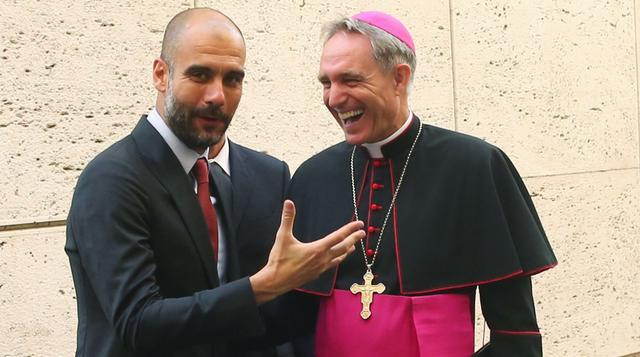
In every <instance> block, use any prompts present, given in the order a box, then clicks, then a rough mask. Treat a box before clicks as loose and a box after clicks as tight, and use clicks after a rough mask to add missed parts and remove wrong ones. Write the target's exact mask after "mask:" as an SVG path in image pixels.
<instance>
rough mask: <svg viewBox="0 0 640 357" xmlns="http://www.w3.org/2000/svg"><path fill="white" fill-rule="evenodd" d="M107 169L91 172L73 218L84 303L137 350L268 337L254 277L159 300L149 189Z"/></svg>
mask: <svg viewBox="0 0 640 357" xmlns="http://www.w3.org/2000/svg"><path fill="white" fill-rule="evenodd" d="M109 164H110V165H99V164H98V165H95V164H94V165H91V167H88V168H87V169H86V170H85V172H84V173H83V175H82V176H81V178H80V180H79V181H78V185H77V187H76V192H75V194H74V199H73V204H72V207H71V210H70V214H69V219H68V227H67V248H66V249H67V251H68V253H69V256H70V260H71V264H72V270H78V269H79V272H78V271H74V280H75V281H76V285H77V286H78V285H79V286H82V289H78V300H79V304H80V303H83V301H81V300H82V299H84V300H85V302H86V301H87V300H91V299H94V300H97V302H98V304H99V305H100V310H101V311H102V312H103V313H104V316H105V318H106V320H107V323H108V324H109V325H110V326H111V328H113V329H114V331H115V333H116V335H117V336H118V337H119V338H120V340H121V341H122V342H123V343H124V344H125V345H126V346H127V347H128V348H131V349H133V350H135V351H153V350H158V349H163V348H176V347H181V346H187V345H193V344H197V343H212V342H213V343H215V341H219V340H225V339H228V338H234V337H236V336H238V335H244V336H252V335H258V334H261V333H263V331H264V327H263V325H262V320H261V318H260V315H259V311H258V307H257V305H256V301H255V297H254V295H253V291H252V289H251V285H250V283H249V280H248V278H245V279H240V280H238V281H235V282H231V283H229V284H225V285H223V286H220V287H217V288H214V289H210V290H203V291H199V292H197V293H195V294H193V295H192V296H186V297H181V298H164V297H163V296H162V295H161V292H160V288H159V286H158V284H157V282H156V276H155V272H156V269H157V267H156V264H155V258H154V250H153V247H152V240H151V236H152V234H154V233H153V232H152V229H153V228H152V227H151V224H150V223H149V222H150V217H149V209H148V207H147V206H148V205H149V204H150V202H149V200H148V197H147V196H146V195H147V192H146V191H145V189H144V183H141V182H139V181H140V180H139V179H138V178H137V176H136V175H135V174H134V173H133V172H134V170H133V169H130V168H129V167H127V166H126V165H118V164H117V163H113V162H110V163H109ZM167 214H171V212H169V213H167ZM176 214H177V213H176ZM176 259H181V258H180V257H176ZM74 266H75V267H76V268H74ZM77 267H80V268H77ZM83 295H84V296H83ZM91 295H94V296H93V297H91ZM79 313H82V312H80V311H79Z"/></svg>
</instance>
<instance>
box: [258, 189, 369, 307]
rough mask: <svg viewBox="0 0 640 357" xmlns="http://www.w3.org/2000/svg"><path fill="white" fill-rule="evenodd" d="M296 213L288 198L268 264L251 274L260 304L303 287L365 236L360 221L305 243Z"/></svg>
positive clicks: (340, 258)
mask: <svg viewBox="0 0 640 357" xmlns="http://www.w3.org/2000/svg"><path fill="white" fill-rule="evenodd" d="M295 216H296V209H295V205H294V204H293V202H292V201H290V200H286V201H285V202H284V206H283V209H282V219H281V222H280V228H279V229H278V232H277V233H276V239H275V242H274V244H273V247H272V248H271V252H270V253H269V260H268V261H267V265H265V266H264V268H262V269H261V270H260V271H259V272H257V273H256V274H254V275H253V276H251V277H250V281H251V286H252V287H253V291H254V293H255V296H256V300H257V302H258V303H264V302H267V301H269V300H271V299H273V298H275V297H276V296H278V295H281V294H284V293H286V292H287V291H289V290H291V289H293V288H296V287H298V286H301V285H303V284H304V283H306V282H308V281H311V280H313V279H315V278H317V277H318V276H319V275H320V274H321V273H322V272H324V271H325V270H327V269H330V268H333V267H335V266H336V265H338V264H340V262H341V261H343V260H344V258H346V256H347V255H349V254H350V253H351V252H353V250H354V244H355V243H356V242H357V241H358V240H360V239H362V238H364V237H365V233H364V231H363V230H362V228H363V227H364V224H363V223H362V222H360V221H357V222H350V223H348V224H345V225H344V226H342V227H341V228H339V229H338V230H336V231H334V232H333V233H331V234H329V235H327V236H326V237H324V238H322V239H319V240H316V241H314V242H310V243H302V242H300V241H299V240H297V239H296V237H294V236H293V222H294V220H295Z"/></svg>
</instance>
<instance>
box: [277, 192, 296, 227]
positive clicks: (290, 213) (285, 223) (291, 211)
mask: <svg viewBox="0 0 640 357" xmlns="http://www.w3.org/2000/svg"><path fill="white" fill-rule="evenodd" d="M295 218H296V206H295V205H294V204H293V201H291V200H285V201H284V203H283V205H282V218H281V219H280V228H279V229H278V231H281V232H282V233H285V234H288V235H293V221H294V220H295Z"/></svg>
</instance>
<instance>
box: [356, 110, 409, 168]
mask: <svg viewBox="0 0 640 357" xmlns="http://www.w3.org/2000/svg"><path fill="white" fill-rule="evenodd" d="M412 117H413V113H411V111H409V116H408V117H407V120H405V122H404V124H402V126H401V127H400V128H399V129H398V130H396V131H395V132H394V133H393V134H391V135H390V136H388V137H387V138H386V139H383V140H380V141H378V142H375V143H364V144H362V146H363V147H364V148H365V149H367V151H368V152H369V156H371V157H372V158H374V159H379V158H382V157H384V155H383V154H382V147H383V146H384V145H385V144H387V143H389V142H391V141H393V140H395V139H396V138H397V137H398V136H400V134H402V133H404V132H405V130H406V129H407V127H408V126H409V125H410V124H411V118H412Z"/></svg>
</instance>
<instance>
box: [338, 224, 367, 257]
mask: <svg viewBox="0 0 640 357" xmlns="http://www.w3.org/2000/svg"><path fill="white" fill-rule="evenodd" d="M365 236H366V234H365V233H364V231H363V230H358V231H356V232H353V233H351V234H350V235H349V236H347V238H345V239H344V240H343V241H341V242H339V243H337V244H335V245H333V246H332V247H330V248H329V253H330V254H331V255H332V259H333V258H336V257H339V256H342V255H344V256H345V257H346V256H347V255H349V254H350V253H351V252H352V251H353V249H354V247H353V246H354V244H356V243H357V242H358V241H359V240H360V239H362V238H364V237H365Z"/></svg>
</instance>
